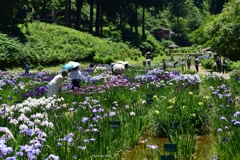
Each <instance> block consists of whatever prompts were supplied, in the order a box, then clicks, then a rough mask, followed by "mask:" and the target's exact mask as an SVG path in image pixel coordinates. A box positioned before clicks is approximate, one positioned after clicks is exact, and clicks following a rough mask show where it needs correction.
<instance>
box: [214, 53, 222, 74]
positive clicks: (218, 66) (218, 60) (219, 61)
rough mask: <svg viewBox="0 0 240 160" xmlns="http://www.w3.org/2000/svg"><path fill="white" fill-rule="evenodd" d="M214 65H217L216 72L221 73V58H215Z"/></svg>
mask: <svg viewBox="0 0 240 160" xmlns="http://www.w3.org/2000/svg"><path fill="white" fill-rule="evenodd" d="M215 62H216V65H217V72H218V73H221V70H222V69H221V68H222V63H221V59H220V58H219V57H217V59H216V61H215Z"/></svg>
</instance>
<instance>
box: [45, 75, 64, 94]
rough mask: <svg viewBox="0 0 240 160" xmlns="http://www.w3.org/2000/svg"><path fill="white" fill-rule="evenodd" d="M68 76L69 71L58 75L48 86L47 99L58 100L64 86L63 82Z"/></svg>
mask: <svg viewBox="0 0 240 160" xmlns="http://www.w3.org/2000/svg"><path fill="white" fill-rule="evenodd" d="M67 75H68V72H67V71H62V74H59V75H56V76H55V77H54V78H53V79H52V80H51V81H50V82H49V84H48V92H47V97H54V96H55V98H58V95H59V93H61V87H62V85H63V83H62V81H63V78H65V77H66V76H67Z"/></svg>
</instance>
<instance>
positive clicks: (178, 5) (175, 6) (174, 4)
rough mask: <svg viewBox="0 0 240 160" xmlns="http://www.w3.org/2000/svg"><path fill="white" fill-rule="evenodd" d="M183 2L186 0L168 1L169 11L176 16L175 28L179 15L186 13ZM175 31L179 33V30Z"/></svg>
mask: <svg viewBox="0 0 240 160" xmlns="http://www.w3.org/2000/svg"><path fill="white" fill-rule="evenodd" d="M185 2H186V0H173V1H171V3H170V13H171V14H172V15H173V16H175V17H176V18H177V26H178V27H176V28H179V17H183V16H184V15H185V13H186V7H185ZM176 33H177V34H179V30H176Z"/></svg>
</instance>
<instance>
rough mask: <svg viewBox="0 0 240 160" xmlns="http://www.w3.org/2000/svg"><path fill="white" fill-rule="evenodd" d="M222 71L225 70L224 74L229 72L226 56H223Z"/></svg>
mask: <svg viewBox="0 0 240 160" xmlns="http://www.w3.org/2000/svg"><path fill="white" fill-rule="evenodd" d="M222 72H223V74H224V72H225V73H227V58H226V57H224V58H223V63H222Z"/></svg>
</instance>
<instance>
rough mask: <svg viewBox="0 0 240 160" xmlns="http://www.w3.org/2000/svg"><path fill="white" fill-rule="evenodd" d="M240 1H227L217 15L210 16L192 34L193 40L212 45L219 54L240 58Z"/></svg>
mask: <svg viewBox="0 0 240 160" xmlns="http://www.w3.org/2000/svg"><path fill="white" fill-rule="evenodd" d="M239 4H240V2H239V1H237V0H233V1H231V2H230V3H227V4H226V5H225V7H224V9H223V11H222V13H220V14H219V15H217V16H211V17H209V18H208V19H207V20H206V22H205V24H204V25H203V26H202V27H200V28H199V29H198V30H196V31H195V32H194V33H193V35H192V41H193V42H194V43H197V44H201V45H204V46H210V47H211V48H212V50H213V51H216V52H217V53H218V54H219V55H222V56H226V57H228V58H230V59H231V60H239V59H240V58H239V51H240V49H239V47H238V46H239V44H240V40H239V36H238V35H239V34H238V33H239V29H240V25H239V20H240V16H239V12H240V5H239Z"/></svg>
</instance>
